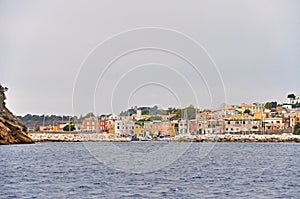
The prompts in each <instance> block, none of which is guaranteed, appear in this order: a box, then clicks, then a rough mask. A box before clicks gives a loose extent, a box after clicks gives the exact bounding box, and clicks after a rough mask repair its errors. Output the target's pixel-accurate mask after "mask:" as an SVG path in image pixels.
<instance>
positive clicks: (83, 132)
mask: <svg viewBox="0 0 300 199" xmlns="http://www.w3.org/2000/svg"><path fill="white" fill-rule="evenodd" d="M34 117H38V116H32V115H26V116H24V117H20V118H21V119H22V120H23V121H24V122H25V123H26V124H27V126H28V132H29V135H30V136H31V137H32V138H33V140H35V141H43V140H50V141H51V140H52V141H131V140H140V141H149V140H165V141H171V140H193V141H205V140H210V141H212V140H214V139H215V137H212V135H218V138H220V139H221V138H222V137H220V136H221V135H231V137H229V138H228V139H229V140H230V139H233V140H234V139H235V140H242V141H251V139H248V138H249V137H245V138H243V139H242V138H241V137H237V136H241V135H244V136H245V135H257V136H258V135H288V134H294V135H297V134H300V128H299V124H300V96H298V95H295V94H288V96H287V101H286V102H284V103H281V104H279V103H277V102H276V101H272V102H265V103H250V104H246V103H242V104H240V105H222V106H221V107H220V108H219V109H199V108H196V107H194V106H193V105H190V106H188V107H185V108H172V107H170V108H168V109H166V110H164V109H160V108H159V107H158V106H153V107H137V106H135V107H131V108H130V109H128V110H126V111H122V112H121V113H120V114H119V115H117V114H113V113H112V114H94V113H88V114H86V115H85V116H80V117H71V116H68V117H63V116H59V117H54V116H53V115H52V116H47V115H43V116H39V117H40V118H41V119H42V120H43V121H42V124H41V125H37V122H34V120H33V118H34ZM187 135H189V136H192V137H189V138H188V137H186V136H187ZM182 136H185V137H184V138H183V137H182ZM232 136H235V137H232ZM181 138H182V139H181ZM265 138H266V137H262V138H260V137H256V140H257V139H258V140H261V139H265ZM226 139H227V138H226V137H224V138H222V139H221V140H223V141H226ZM280 139H281V137H280ZM254 140H255V139H254ZM281 140H282V141H284V140H283V139H281ZM287 140H289V141H291V140H290V139H287ZM297 140H299V139H297ZM297 140H296V141H297ZM252 141H253V139H252ZM267 141H268V140H267ZM292 141H294V140H293V139H292Z"/></svg>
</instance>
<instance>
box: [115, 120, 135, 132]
mask: <svg viewBox="0 0 300 199" xmlns="http://www.w3.org/2000/svg"><path fill="white" fill-rule="evenodd" d="M115 134H117V135H133V134H134V122H133V121H132V120H125V119H124V120H116V121H115Z"/></svg>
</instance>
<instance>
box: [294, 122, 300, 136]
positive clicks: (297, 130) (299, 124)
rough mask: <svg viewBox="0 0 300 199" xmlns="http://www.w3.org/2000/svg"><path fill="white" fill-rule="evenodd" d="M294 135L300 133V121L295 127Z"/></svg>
mask: <svg viewBox="0 0 300 199" xmlns="http://www.w3.org/2000/svg"><path fill="white" fill-rule="evenodd" d="M294 135H300V123H299V122H298V123H297V124H296V125H295V127H294Z"/></svg>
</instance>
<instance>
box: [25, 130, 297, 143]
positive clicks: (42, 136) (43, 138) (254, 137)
mask: <svg viewBox="0 0 300 199" xmlns="http://www.w3.org/2000/svg"><path fill="white" fill-rule="evenodd" d="M28 135H29V136H30V137H31V139H32V140H33V141H34V142H131V141H132V140H131V138H129V137H119V136H116V135H113V134H98V133H78V132H74V133H70V132H68V133H62V132H57V133H55V132H34V133H28ZM152 141H154V140H152ZM155 142H156V141H155ZM164 142H294V143H300V135H293V134H281V135H278V134H268V135H267V134H265V135H258V134H247V135H241V134H206V135H177V136H175V137H172V138H171V139H170V140H165V141H164Z"/></svg>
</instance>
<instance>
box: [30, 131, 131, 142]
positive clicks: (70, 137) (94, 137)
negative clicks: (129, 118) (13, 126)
mask: <svg viewBox="0 0 300 199" xmlns="http://www.w3.org/2000/svg"><path fill="white" fill-rule="evenodd" d="M28 135H29V136H30V137H31V139H32V140H33V141H34V142H129V141H131V139H130V138H126V137H119V136H116V135H113V134H100V133H78V132H73V133H69V132H66V133H65V132H57V133H55V132H34V133H28Z"/></svg>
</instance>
